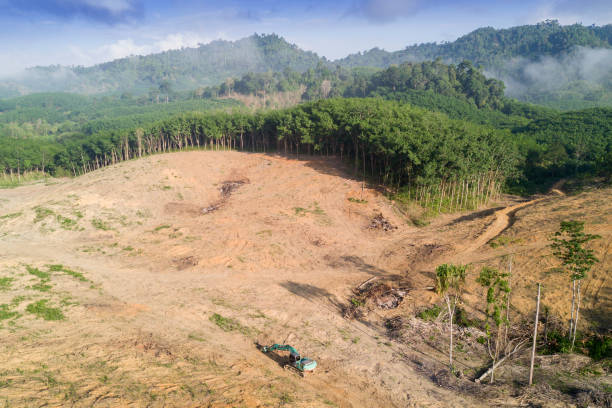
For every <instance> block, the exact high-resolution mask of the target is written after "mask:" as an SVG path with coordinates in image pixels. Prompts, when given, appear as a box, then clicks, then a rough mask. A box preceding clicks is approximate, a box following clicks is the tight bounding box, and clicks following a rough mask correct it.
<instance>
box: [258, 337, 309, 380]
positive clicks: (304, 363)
mask: <svg viewBox="0 0 612 408" xmlns="http://www.w3.org/2000/svg"><path fill="white" fill-rule="evenodd" d="M275 350H280V351H288V352H289V359H290V362H289V364H288V366H290V367H293V368H295V369H297V370H298V371H299V372H300V373H301V374H302V375H304V374H306V373H307V372H312V371H314V369H315V368H316V367H317V362H316V361H314V360H312V359H310V358H308V357H302V356H300V353H299V352H298V351H297V350H296V349H295V348H294V347H292V346H290V345H288V344H273V345H271V346H263V347H262V348H261V351H263V352H264V353H268V352H270V351H275Z"/></svg>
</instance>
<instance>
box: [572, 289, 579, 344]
mask: <svg viewBox="0 0 612 408" xmlns="http://www.w3.org/2000/svg"><path fill="white" fill-rule="evenodd" d="M580 282H581V281H580V280H579V281H578V288H577V292H578V303H577V305H576V317H575V319H574V335H573V336H572V350H574V343H575V342H576V331H577V330H578V314H579V312H580Z"/></svg>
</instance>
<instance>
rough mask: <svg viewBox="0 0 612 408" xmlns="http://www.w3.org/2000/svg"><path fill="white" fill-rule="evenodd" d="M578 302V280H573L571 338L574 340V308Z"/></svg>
mask: <svg viewBox="0 0 612 408" xmlns="http://www.w3.org/2000/svg"><path fill="white" fill-rule="evenodd" d="M575 302H576V280H575V279H574V280H572V313H571V316H570V329H569V340H570V341H571V340H572V337H573V335H574V308H575Z"/></svg>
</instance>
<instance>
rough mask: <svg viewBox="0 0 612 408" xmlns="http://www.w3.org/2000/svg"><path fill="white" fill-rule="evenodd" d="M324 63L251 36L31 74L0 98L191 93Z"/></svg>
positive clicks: (6, 86) (270, 38)
mask: <svg viewBox="0 0 612 408" xmlns="http://www.w3.org/2000/svg"><path fill="white" fill-rule="evenodd" d="M319 62H326V60H325V59H324V58H321V57H319V56H318V55H317V54H315V53H313V52H309V51H304V50H301V49H299V48H298V47H297V46H296V45H294V44H290V43H288V42H287V41H285V40H284V39H283V38H282V37H279V36H277V35H275V34H272V35H257V34H255V35H252V36H250V37H247V38H244V39H242V40H238V41H222V40H219V41H213V42H211V43H209V44H206V45H201V46H199V47H197V48H183V49H180V50H171V51H166V52H162V53H159V54H152V55H147V56H130V57H127V58H121V59H118V60H114V61H111V62H107V63H103V64H99V65H94V66H92V67H64V66H49V67H35V68H30V69H28V70H27V71H26V73H25V74H22V75H20V76H19V77H18V78H15V79H12V80H7V81H2V82H0V97H9V96H17V95H23V94H28V93H33V92H58V91H61V92H73V93H81V94H103V93H118V92H119V93H120V92H130V93H138V94H142V93H146V92H149V91H153V92H155V91H156V90H159V89H160V87H161V88H162V90H164V88H168V87H170V88H172V89H173V90H188V89H195V88H197V87H200V86H206V85H213V84H218V83H219V82H222V81H224V80H226V79H227V78H228V77H235V76H240V75H243V74H246V73H247V72H266V71H283V70H284V69H285V68H287V67H288V68H291V69H293V70H295V71H300V72H301V71H304V70H306V69H308V68H311V67H316V66H317V64H318V63H319Z"/></svg>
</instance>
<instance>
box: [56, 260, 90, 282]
mask: <svg viewBox="0 0 612 408" xmlns="http://www.w3.org/2000/svg"><path fill="white" fill-rule="evenodd" d="M48 267H49V271H51V272H63V273H65V274H66V275H69V276H72V277H73V278H75V279H77V280H80V281H81V282H91V281H90V280H89V279H87V278H86V277H85V275H83V274H82V273H81V272H77V271H73V270H72V269H68V268H66V267H65V266H64V265H61V264H55V265H48Z"/></svg>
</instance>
